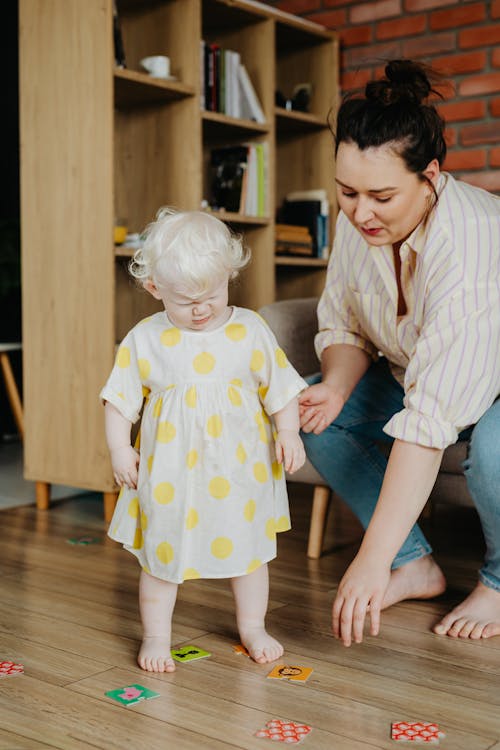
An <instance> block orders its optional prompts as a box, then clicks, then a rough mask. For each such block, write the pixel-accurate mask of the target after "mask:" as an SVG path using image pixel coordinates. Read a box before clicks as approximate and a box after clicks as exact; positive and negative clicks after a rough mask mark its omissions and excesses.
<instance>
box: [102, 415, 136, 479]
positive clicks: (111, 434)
mask: <svg viewBox="0 0 500 750" xmlns="http://www.w3.org/2000/svg"><path fill="white" fill-rule="evenodd" d="M104 423H105V431H106V441H107V443H108V448H109V452H110V456H111V466H112V467H113V475H114V478H115V482H116V483H117V484H118V485H119V486H120V487H129V488H130V489H136V488H137V479H138V472H137V467H138V465H139V454H138V452H137V451H136V450H135V449H134V448H133V447H132V446H131V444H130V431H131V429H132V423H131V422H129V420H128V419H126V418H125V417H124V416H123V415H122V414H120V412H119V411H118V409H116V407H114V406H113V405H112V404H110V403H109V401H106V403H105V405H104Z"/></svg>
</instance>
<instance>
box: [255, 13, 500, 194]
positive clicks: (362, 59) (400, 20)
mask: <svg viewBox="0 0 500 750" xmlns="http://www.w3.org/2000/svg"><path fill="white" fill-rule="evenodd" d="M268 4H269V5H274V6H275V7H277V8H279V9H281V10H285V11H288V12H290V13H295V14H297V15H301V16H304V17H305V18H308V19H310V20H311V21H316V22H317V23H320V24H322V25H324V26H326V27H327V28H330V29H335V30H336V31H338V32H339V36H340V46H341V58H340V86H341V90H342V92H345V91H348V90H353V89H358V88H362V87H363V86H364V85H365V84H366V82H367V81H369V80H371V79H372V78H374V77H378V76H379V75H380V74H381V73H382V72H383V62H382V61H383V60H384V59H390V58H401V57H406V58H412V59H416V60H417V59H418V60H421V61H423V62H426V63H429V64H431V65H432V66H433V67H435V68H436V69H438V70H440V71H442V72H443V73H445V74H446V77H447V80H448V81H449V82H450V84H451V85H450V86H449V88H448V89H445V90H443V91H442V93H443V95H444V97H445V98H444V100H443V102H442V103H441V104H440V105H439V109H440V111H441V113H442V115H443V117H444V119H445V120H446V123H447V128H446V138H447V144H448V156H447V159H446V163H445V165H444V168H445V169H447V170H448V171H450V172H452V173H453V174H454V175H455V176H457V177H460V178H461V179H463V180H465V181H467V182H470V183H472V184H474V185H479V186H480V187H483V188H485V189H486V190H490V191H492V192H495V193H500V0H484V1H482V2H475V1H474V0H470V1H469V0H462V1H461V2H456V0H371V2H357V1H356V0H268Z"/></svg>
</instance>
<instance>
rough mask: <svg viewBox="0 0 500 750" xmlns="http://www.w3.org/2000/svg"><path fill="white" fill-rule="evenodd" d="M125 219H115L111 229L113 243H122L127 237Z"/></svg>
mask: <svg viewBox="0 0 500 750" xmlns="http://www.w3.org/2000/svg"><path fill="white" fill-rule="evenodd" d="M127 232H128V229H127V220H126V219H123V218H119V219H116V220H115V226H114V230H113V239H114V243H115V245H122V244H123V243H124V242H125V240H126V238H127Z"/></svg>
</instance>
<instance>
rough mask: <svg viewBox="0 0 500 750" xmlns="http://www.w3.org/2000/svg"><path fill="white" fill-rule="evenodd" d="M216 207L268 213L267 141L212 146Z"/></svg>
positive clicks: (248, 212) (251, 212)
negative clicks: (213, 147)
mask: <svg viewBox="0 0 500 750" xmlns="http://www.w3.org/2000/svg"><path fill="white" fill-rule="evenodd" d="M210 164H211V169H212V180H211V190H212V195H211V200H210V205H211V207H212V208H213V209H216V210H217V209H221V208H222V209H224V210H226V211H232V212H233V211H234V212H235V213H240V214H245V215H246V216H265V215H266V211H267V200H268V185H267V182H268V177H267V174H268V144H267V143H243V144H240V145H237V146H226V147H222V148H215V149H212V151H211V155H210Z"/></svg>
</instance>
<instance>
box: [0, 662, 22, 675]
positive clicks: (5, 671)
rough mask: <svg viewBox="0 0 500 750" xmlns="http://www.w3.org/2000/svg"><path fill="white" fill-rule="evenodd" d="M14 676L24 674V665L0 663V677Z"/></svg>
mask: <svg viewBox="0 0 500 750" xmlns="http://www.w3.org/2000/svg"><path fill="white" fill-rule="evenodd" d="M16 674H24V665H23V664H16V663H15V662H13V661H0V677H12V676H13V675H16Z"/></svg>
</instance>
